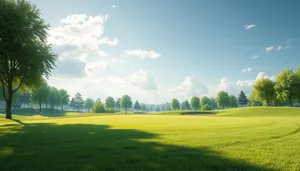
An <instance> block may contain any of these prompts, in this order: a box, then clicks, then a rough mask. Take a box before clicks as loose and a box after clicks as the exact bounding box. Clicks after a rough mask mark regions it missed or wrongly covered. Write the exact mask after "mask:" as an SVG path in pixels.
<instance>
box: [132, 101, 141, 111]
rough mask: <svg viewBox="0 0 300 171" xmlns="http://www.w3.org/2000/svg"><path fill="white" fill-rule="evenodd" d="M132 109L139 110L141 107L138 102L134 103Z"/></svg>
mask: <svg viewBox="0 0 300 171" xmlns="http://www.w3.org/2000/svg"><path fill="white" fill-rule="evenodd" d="M133 109H134V110H141V106H140V103H139V101H135V103H134V106H133Z"/></svg>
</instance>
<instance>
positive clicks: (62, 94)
mask: <svg viewBox="0 0 300 171" xmlns="http://www.w3.org/2000/svg"><path fill="white" fill-rule="evenodd" d="M59 94H60V97H61V110H62V111H63V110H64V105H68V104H69V102H70V95H69V94H68V92H67V90H65V89H60V90H59Z"/></svg>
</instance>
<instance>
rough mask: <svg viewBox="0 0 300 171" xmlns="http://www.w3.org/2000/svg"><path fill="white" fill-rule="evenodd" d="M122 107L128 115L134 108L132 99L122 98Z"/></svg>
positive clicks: (128, 97) (126, 96)
mask: <svg viewBox="0 0 300 171" xmlns="http://www.w3.org/2000/svg"><path fill="white" fill-rule="evenodd" d="M120 105H121V107H122V108H123V109H125V113H127V110H128V109H129V108H131V106H132V101H131V97H130V96H128V95H124V96H122V98H121V102H120Z"/></svg>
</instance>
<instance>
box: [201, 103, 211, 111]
mask: <svg viewBox="0 0 300 171" xmlns="http://www.w3.org/2000/svg"><path fill="white" fill-rule="evenodd" d="M202 109H203V110H212V108H211V106H210V105H208V104H204V105H203V106H202Z"/></svg>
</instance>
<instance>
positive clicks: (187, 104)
mask: <svg viewBox="0 0 300 171" xmlns="http://www.w3.org/2000/svg"><path fill="white" fill-rule="evenodd" d="M191 109H192V108H191V106H190V104H189V101H187V100H186V101H185V102H184V110H191Z"/></svg>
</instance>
